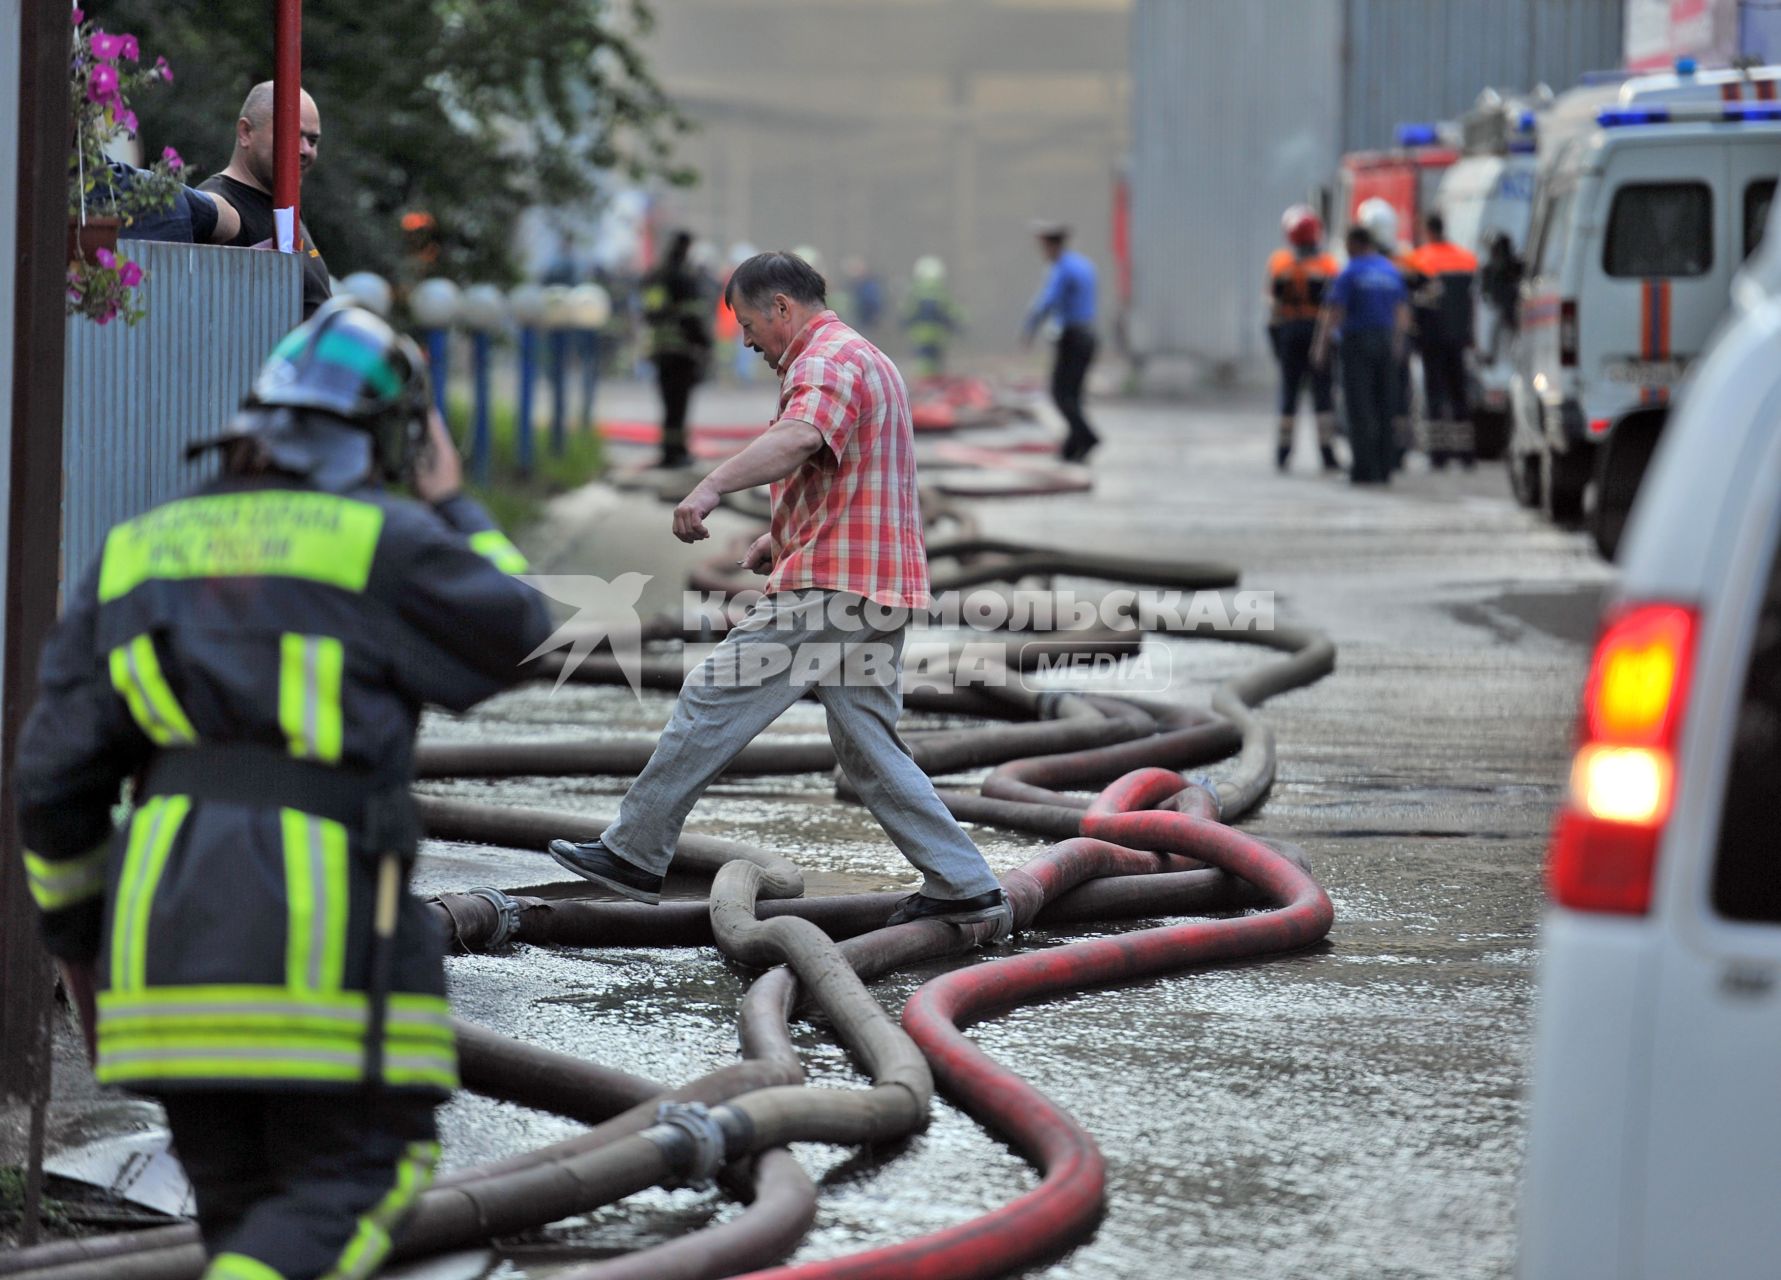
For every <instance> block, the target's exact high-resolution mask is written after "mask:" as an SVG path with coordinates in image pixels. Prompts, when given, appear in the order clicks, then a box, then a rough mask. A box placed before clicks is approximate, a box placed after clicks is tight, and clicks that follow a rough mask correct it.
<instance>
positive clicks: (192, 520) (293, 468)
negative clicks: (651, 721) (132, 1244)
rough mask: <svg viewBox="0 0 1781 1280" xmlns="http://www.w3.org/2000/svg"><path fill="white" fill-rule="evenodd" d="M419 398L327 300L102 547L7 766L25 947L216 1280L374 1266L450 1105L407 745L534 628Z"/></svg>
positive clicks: (439, 974) (462, 700)
mask: <svg viewBox="0 0 1781 1280" xmlns="http://www.w3.org/2000/svg"><path fill="white" fill-rule="evenodd" d="M430 401H431V396H430V394H429V391H428V387H427V375H426V367H425V364H424V361H423V359H422V357H421V354H420V352H419V351H418V350H417V349H416V348H415V346H414V344H413V343H412V342H411V341H409V340H408V339H407V338H401V337H398V336H397V335H396V334H395V333H394V332H393V331H392V330H391V329H390V328H389V326H388V325H386V324H385V323H384V322H383V321H382V320H380V319H378V318H377V317H376V316H374V315H372V314H371V313H370V312H368V311H364V310H361V309H358V308H356V307H354V306H353V305H352V304H351V303H349V302H347V301H344V300H336V301H331V302H328V303H325V304H323V306H322V307H321V308H320V309H319V310H318V311H317V312H316V314H315V315H314V317H313V318H312V319H311V320H310V321H309V322H308V323H306V324H304V325H303V326H301V327H300V328H298V329H297V330H296V331H294V332H293V333H292V334H290V335H289V336H288V337H287V338H286V339H285V340H284V341H283V342H282V343H280V344H279V346H278V348H277V349H276V350H275V351H274V352H273V354H272V356H271V357H270V358H269V359H268V361H267V362H266V365H265V367H264V369H263V370H262V371H261V373H260V376H259V378H258V380H257V381H256V383H255V386H254V394H253V397H252V398H251V399H250V401H249V407H248V408H247V409H246V410H245V411H244V413H243V415H242V416H241V418H239V419H237V421H236V423H235V424H234V427H233V429H232V430H231V431H230V432H229V433H228V434H227V435H225V436H223V437H221V438H220V439H218V440H216V441H212V442H210V443H209V444H208V445H205V446H200V448H205V449H208V448H219V449H221V450H222V451H223V467H222V475H221V476H220V478H219V479H217V480H215V481H214V482H212V483H210V484H208V485H205V486H203V487H201V488H199V489H198V490H197V491H195V492H194V493H192V494H190V495H188V496H186V497H184V498H180V499H178V500H176V501H173V502H169V503H165V504H163V505H162V506H159V507H156V508H155V509H153V510H151V511H149V512H148V513H146V514H145V515H142V516H139V517H137V518H136V519H134V520H131V521H128V522H126V523H124V524H121V525H119V526H117V527H116V528H114V529H113V530H112V531H111V533H110V534H109V536H108V537H107V539H106V543H105V549H104V552H103V554H102V555H101V556H100V558H99V560H98V562H97V563H96V564H94V565H92V566H91V567H90V568H88V570H87V571H86V573H85V575H84V576H83V577H82V578H81V579H80V581H79V582H78V584H76V585H74V586H73V587H72V588H71V589H70V590H69V591H68V592H67V595H66V606H65V612H64V614H63V617H62V619H61V621H60V623H59V624H58V625H57V627H56V629H55V631H54V633H53V634H52V636H51V637H50V640H49V642H48V644H47V646H46V648H45V650H44V655H43V662H42V670H41V675H40V687H39V691H38V696H37V702H36V705H35V707H34V708H33V709H32V712H31V714H30V717H29V719H28V720H27V722H26V724H25V728H24V731H23V734H22V736H21V739H20V742H19V750H18V761H17V766H16V767H17V770H18V773H17V785H18V790H19V824H20V827H21V831H22V834H23V837H24V840H23V843H24V845H25V848H26V850H27V852H26V853H25V855H24V856H25V863H26V872H27V879H28V881H29V883H30V886H31V889H32V892H33V895H34V896H35V898H36V900H37V904H38V907H39V909H40V910H41V913H42V920H43V927H44V936H45V938H46V941H47V942H48V945H49V949H50V951H51V952H52V953H53V954H54V955H55V957H56V958H57V960H58V961H59V962H60V964H61V965H62V968H63V972H64V974H65V976H66V977H67V978H68V981H69V985H70V987H71V988H72V989H73V990H75V991H76V992H77V994H79V995H81V996H82V997H83V998H82V1000H81V1003H82V1004H83V1006H85V1007H86V1009H87V1010H88V1012H89V1014H91V1012H92V1011H93V1008H94V1006H96V1015H97V1016H96V1024H97V1026H96V1042H97V1057H96V1062H95V1074H96V1076H97V1077H98V1079H99V1080H100V1081H101V1082H102V1083H105V1084H115V1085H122V1086H125V1087H127V1088H130V1089H133V1090H136V1091H138V1092H141V1093H145V1094H149V1095H151V1096H153V1097H156V1098H158V1099H159V1100H160V1101H161V1102H162V1103H163V1105H164V1106H165V1108H166V1111H167V1118H168V1122H169V1125H170V1127H171V1129H172V1131H173V1138H174V1145H175V1149H176V1151H177V1153H178V1155H179V1158H180V1161H181V1163H182V1164H184V1166H185V1168H186V1172H187V1173H188V1174H189V1175H190V1177H191V1179H192V1183H193V1187H194V1189H195V1191H196V1196H197V1208H198V1223H199V1227H200V1230H201V1232H202V1235H203V1238H204V1243H205V1246H206V1248H207V1249H208V1251H209V1253H210V1265H209V1267H208V1269H207V1271H206V1272H205V1275H206V1277H207V1278H208V1280H309V1278H311V1277H316V1276H322V1275H328V1276H342V1277H345V1276H354V1277H359V1276H368V1275H370V1274H371V1273H372V1272H374V1271H375V1270H376V1269H377V1268H378V1266H379V1265H380V1264H381V1262H382V1260H383V1257H384V1255H385V1254H386V1253H387V1252H388V1250H389V1248H390V1243H391V1236H392V1234H393V1233H394V1232H395V1231H396V1230H397V1228H398V1227H399V1225H400V1223H401V1221H402V1219H403V1218H404V1216H405V1215H406V1213H407V1211H408V1209H409V1208H410V1207H411V1206H412V1204H413V1203H414V1200H415V1198H416V1197H417V1196H418V1195H419V1193H420V1191H421V1190H422V1189H423V1188H424V1187H425V1186H426V1184H427V1181H428V1179H429V1177H430V1174H431V1170H432V1166H433V1162H434V1160H435V1158H436V1156H437V1153H438V1146H437V1141H436V1134H435V1130H434V1124H433V1110H434V1107H435V1106H436V1105H437V1104H438V1103H439V1102H440V1101H441V1100H443V1099H444V1098H445V1097H446V1096H447V1095H448V1094H449V1092H450V1091H451V1090H452V1089H453V1088H454V1087H455V1086H456V1084H457V1061H456V1053H455V1049H454V1046H453V1042H452V1030H451V1015H450V1010H449V1009H448V1007H447V1005H446V1000H445V975H444V965H443V959H442V957H443V939H442V938H441V936H440V933H439V929H438V927H437V925H436V924H434V923H433V922H432V920H431V919H430V918H429V916H428V914H427V912H426V910H425V908H424V907H423V906H422V905H421V904H420V902H419V901H418V900H417V899H415V898H414V897H412V896H411V895H410V894H409V893H408V892H407V890H406V887H405V886H406V875H407V869H408V866H409V863H410V862H411V860H412V858H413V855H414V852H415V849H416V846H417V843H418V839H419V826H418V822H417V820H416V816H415V814H414V812H413V808H412V804H411V802H410V800H409V794H408V783H409V779H410V776H411V774H412V767H413V756H414V738H415V730H416V727H417V723H418V720H419V717H420V711H421V708H422V706H423V705H424V704H427V703H434V704H437V705H440V706H444V707H448V708H450V709H452V710H454V711H462V710H466V709H467V708H469V707H470V706H472V705H473V704H474V703H476V702H478V701H480V700H482V699H483V698H486V697H488V696H489V695H490V694H493V693H495V692H497V691H498V690H500V689H502V688H504V687H506V686H507V685H509V684H511V683H512V682H513V681H514V680H515V678H516V677H517V676H518V675H519V674H520V669H519V664H520V662H521V661H522V660H523V659H524V658H525V657H526V656H527V655H528V654H529V653H530V652H531V651H532V649H533V648H534V647H535V646H536V645H537V644H538V643H539V642H540V641H541V640H542V639H543V638H544V636H545V635H546V634H547V632H548V629H549V625H548V619H547V618H546V615H545V613H544V610H543V607H542V605H541V603H540V597H538V596H537V595H536V594H535V593H534V592H532V591H531V590H530V589H529V588H527V587H526V586H525V585H523V584H522V583H520V582H518V581H517V580H515V579H514V578H513V577H511V576H510V575H511V574H513V573H516V572H520V571H522V570H523V569H524V568H525V560H524V557H523V556H521V555H520V553H519V551H518V550H517V549H516V548H515V547H514V546H513V544H512V543H511V542H509V541H508V540H507V539H506V538H505V537H503V536H502V534H501V533H500V532H499V531H498V530H497V529H495V528H494V526H493V525H492V524H491V522H490V521H489V518H488V516H487V515H486V514H485V513H484V512H483V510H482V508H481V507H480V506H478V505H477V504H476V503H475V502H474V501H472V500H471V499H470V498H468V497H466V496H465V495H463V494H462V493H460V492H459V483H460V479H461V471H460V467H459V463H458V459H457V454H456V451H455V449H454V448H453V446H452V443H451V438H450V436H449V435H447V434H446V432H445V428H444V425H443V424H442V423H441V422H440V421H439V419H438V417H437V415H429V410H428V405H429V404H430ZM394 479H407V480H408V481H409V482H410V483H411V484H412V487H413V490H414V492H415V493H416V494H417V495H418V496H419V498H420V499H421V501H420V502H413V501H408V500H406V499H401V498H397V497H394V496H392V495H390V494H389V493H387V492H386V491H385V490H384V489H383V488H382V487H381V482H382V481H385V480H394ZM126 779H128V780H131V782H132V787H131V791H130V794H129V802H130V806H129V811H128V814H127V816H126V817H125V818H124V819H123V823H122V826H121V827H119V828H118V829H117V830H115V831H114V830H113V827H112V823H113V811H114V807H115V806H117V805H118V802H119V797H120V787H121V786H122V784H123V783H124V782H125V780H126ZM95 995H96V999H95V998H94V997H95ZM92 1030H93V1028H92V1027H89V1031H90V1032H91V1031H92Z"/></svg>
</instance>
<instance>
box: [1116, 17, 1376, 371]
mask: <svg viewBox="0 0 1781 1280" xmlns="http://www.w3.org/2000/svg"><path fill="white" fill-rule="evenodd" d="M1340 32H1341V6H1340V0H1293V3H1291V4H1281V3H1274V0H1268V2H1267V3H1248V4H1235V3H1231V2H1230V0H1138V4H1137V7H1136V9H1135V10H1134V12H1133V15H1132V169H1131V182H1132V263H1133V270H1132V293H1133V315H1132V317H1131V334H1130V336H1131V340H1132V344H1133V346H1134V348H1136V349H1137V350H1139V351H1141V352H1145V353H1157V354H1177V355H1180V354H1185V355H1191V356H1194V357H1197V358H1200V359H1203V360H1207V361H1210V362H1213V363H1215V364H1240V363H1244V362H1247V361H1250V360H1253V359H1256V358H1259V357H1260V356H1261V355H1262V354H1263V353H1264V351H1265V348H1266V341H1267V339H1266V334H1265V330H1264V323H1265V317H1264V315H1263V313H1262V294H1263V275H1264V267H1265V263H1266V259H1267V255H1268V253H1269V252H1270V251H1271V250H1272V249H1273V248H1274V247H1275V246H1276V245H1277V244H1278V243H1279V239H1280V231H1279V228H1280V214H1281V211H1282V210H1284V209H1285V208H1286V206H1287V205H1289V204H1292V203H1293V202H1295V201H1298V200H1302V199H1304V198H1305V196H1306V194H1307V192H1308V191H1309V189H1310V188H1311V187H1313V186H1315V185H1316V184H1319V183H1322V182H1325V181H1327V180H1328V177H1329V174H1330V173H1331V171H1332V170H1333V169H1334V168H1335V164H1336V159H1337V150H1336V139H1337V122H1338V117H1339V110H1338V108H1339V90H1340V86H1339V79H1338V76H1337V68H1338V59H1337V56H1336V50H1337V49H1338V47H1339V44H1340Z"/></svg>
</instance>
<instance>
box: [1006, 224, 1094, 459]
mask: <svg viewBox="0 0 1781 1280" xmlns="http://www.w3.org/2000/svg"><path fill="white" fill-rule="evenodd" d="M1034 234H1035V235H1037V236H1038V238H1039V251H1040V252H1041V253H1043V254H1044V255H1045V257H1046V258H1047V259H1049V260H1050V262H1051V273H1050V274H1049V275H1047V276H1046V278H1045V287H1044V288H1043V289H1041V290H1040V291H1039V296H1038V297H1037V298H1035V299H1034V300H1033V305H1032V307H1031V308H1029V309H1028V311H1027V318H1026V324H1025V325H1024V326H1023V327H1022V330H1021V341H1022V343H1023V344H1030V343H1031V342H1032V341H1033V335H1034V334H1035V333H1037V332H1038V331H1039V326H1040V325H1041V324H1042V323H1044V321H1045V318H1046V317H1047V316H1052V315H1055V316H1056V317H1057V321H1058V324H1059V326H1060V327H1059V329H1058V335H1057V353H1056V355H1055V357H1054V358H1053V361H1052V365H1051V399H1052V403H1054V404H1056V405H1057V411H1058V412H1059V413H1061V414H1063V415H1064V421H1065V422H1066V423H1067V424H1069V428H1070V434H1069V435H1068V436H1066V437H1065V438H1064V444H1063V448H1062V449H1061V450H1060V456H1061V457H1062V458H1063V460H1064V461H1065V462H1082V461H1083V460H1085V459H1086V458H1087V457H1088V455H1089V454H1090V453H1091V452H1093V451H1094V449H1095V447H1096V446H1097V445H1099V444H1100V443H1101V437H1100V436H1098V435H1096V434H1095V429H1094V428H1093V427H1092V426H1090V425H1089V422H1088V418H1087V417H1086V416H1085V415H1084V414H1083V412H1082V387H1083V384H1084V383H1085V382H1087V381H1088V367H1089V365H1091V364H1093V363H1094V359H1095V264H1094V263H1092V262H1090V261H1089V260H1088V259H1087V258H1085V257H1084V256H1083V255H1082V254H1080V253H1077V252H1076V251H1075V250H1074V249H1067V248H1065V247H1064V246H1065V244H1066V243H1067V242H1068V241H1069V238H1070V229H1069V228H1068V227H1066V226H1063V225H1061V224H1059V223H1039V224H1037V225H1036V226H1035V228H1034Z"/></svg>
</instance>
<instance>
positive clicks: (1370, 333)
mask: <svg viewBox="0 0 1781 1280" xmlns="http://www.w3.org/2000/svg"><path fill="white" fill-rule="evenodd" d="M1409 332H1410V294H1409V291H1408V290H1407V289H1406V288H1405V287H1404V277H1403V276H1402V275H1400V274H1399V272H1398V269H1397V268H1396V267H1395V266H1393V265H1392V264H1391V261H1390V260H1389V259H1387V258H1385V257H1384V256H1383V255H1381V254H1380V253H1379V251H1378V248H1377V246H1376V244H1375V242H1374V240H1373V237H1372V236H1371V235H1370V234H1368V232H1367V231H1366V230H1364V229H1363V228H1360V227H1356V228H1354V229H1353V230H1352V231H1350V232H1349V233H1348V265H1347V266H1346V267H1343V268H1342V273H1341V274H1340V275H1338V276H1337V277H1336V282H1335V283H1334V284H1333V285H1331V286H1330V289H1329V292H1328V294H1326V295H1325V299H1324V304H1323V314H1322V315H1320V316H1319V317H1318V321H1317V337H1316V338H1315V339H1314V341H1313V344H1312V352H1311V359H1312V363H1314V364H1315V365H1316V366H1317V367H1318V368H1323V367H1324V365H1325V364H1326V363H1327V362H1328V360H1329V351H1330V342H1331V340H1332V338H1333V337H1334V335H1335V334H1337V333H1340V334H1341V341H1342V396H1343V399H1344V401H1345V403H1346V405H1347V409H1348V446H1349V452H1350V454H1352V455H1353V459H1354V462H1353V467H1352V469H1351V471H1350V472H1349V479H1350V480H1352V481H1353V482H1354V483H1355V484H1386V483H1389V482H1390V480H1391V472H1392V467H1393V462H1394V458H1393V454H1394V452H1395V446H1394V442H1393V438H1392V408H1393V406H1394V404H1395V403H1396V396H1397V368H1398V364H1399V363H1400V362H1401V361H1402V360H1403V359H1404V351H1405V343H1406V341H1407V340H1408V336H1409Z"/></svg>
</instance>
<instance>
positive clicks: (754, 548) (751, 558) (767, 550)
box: [742, 533, 773, 573]
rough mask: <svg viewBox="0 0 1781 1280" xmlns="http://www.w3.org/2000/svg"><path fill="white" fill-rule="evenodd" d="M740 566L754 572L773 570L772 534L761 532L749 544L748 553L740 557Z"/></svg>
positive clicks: (770, 571) (769, 571)
mask: <svg viewBox="0 0 1781 1280" xmlns="http://www.w3.org/2000/svg"><path fill="white" fill-rule="evenodd" d="M742 567H743V568H744V569H747V570H750V571H751V572H754V573H772V572H773V535H772V534H771V533H763V534H762V535H761V536H760V537H758V538H756V539H755V540H754V541H753V542H752V543H750V544H749V548H748V554H747V555H745V556H743V557H742Z"/></svg>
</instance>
